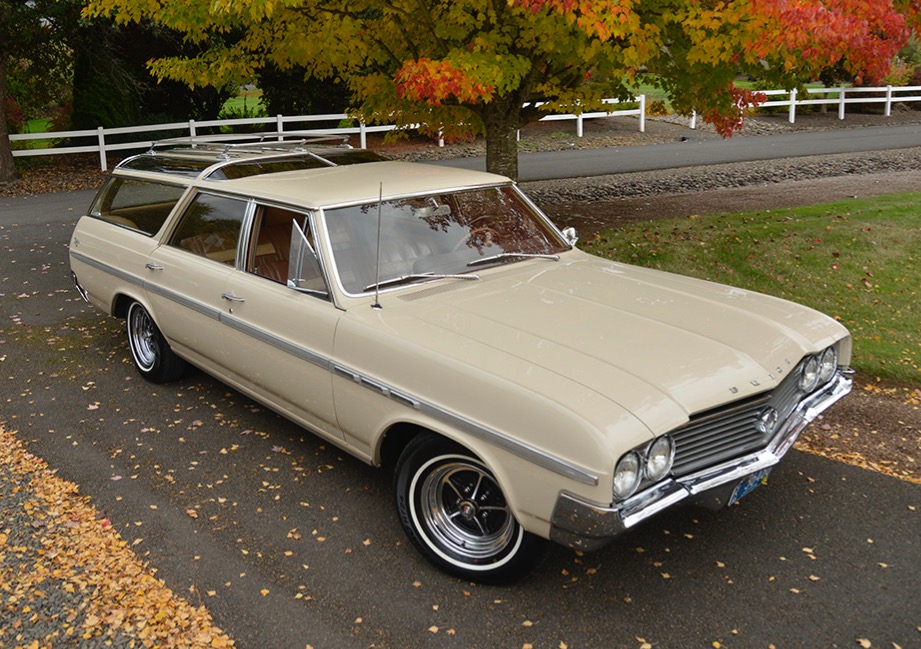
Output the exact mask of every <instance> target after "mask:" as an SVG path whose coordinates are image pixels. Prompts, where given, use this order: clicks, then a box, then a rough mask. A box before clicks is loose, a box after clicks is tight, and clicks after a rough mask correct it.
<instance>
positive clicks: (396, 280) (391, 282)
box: [364, 273, 480, 291]
mask: <svg viewBox="0 0 921 649" xmlns="http://www.w3.org/2000/svg"><path fill="white" fill-rule="evenodd" d="M422 279H480V276H479V275H474V274H466V275H439V274H437V273H411V274H409V275H400V276H399V277H391V278H390V279H384V280H381V281H380V282H375V283H374V284H368V285H367V286H365V288H364V290H365V291H370V290H371V289H373V288H383V287H385V286H396V285H397V284H408V283H409V282H416V281H419V280H422Z"/></svg>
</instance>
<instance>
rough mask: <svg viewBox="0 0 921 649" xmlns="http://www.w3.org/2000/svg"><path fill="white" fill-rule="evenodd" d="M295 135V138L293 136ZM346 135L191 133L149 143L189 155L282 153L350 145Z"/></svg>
mask: <svg viewBox="0 0 921 649" xmlns="http://www.w3.org/2000/svg"><path fill="white" fill-rule="evenodd" d="M291 138H294V139H291ZM348 139H349V138H348V136H347V135H332V134H331V135H316V134H315V133H310V134H306V133H299V132H297V131H288V132H287V133H239V134H233V135H226V134H222V135H192V136H186V137H174V138H166V139H163V140H157V141H156V142H153V143H152V144H151V146H150V150H149V152H150V153H154V154H156V153H157V152H158V151H163V150H166V149H171V150H176V149H181V150H182V152H183V153H184V154H186V155H188V154H195V153H200V154H203V155H211V156H213V155H219V156H229V155H230V154H231V153H281V152H288V153H290V152H303V151H306V150H307V148H308V147H309V146H310V145H326V146H338V147H346V148H351V147H350V146H349V145H348Z"/></svg>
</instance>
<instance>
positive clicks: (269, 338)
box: [70, 251, 599, 486]
mask: <svg viewBox="0 0 921 649" xmlns="http://www.w3.org/2000/svg"><path fill="white" fill-rule="evenodd" d="M70 254H71V255H72V256H73V257H75V258H77V259H79V260H80V261H82V262H84V263H86V264H89V265H90V266H93V267H94V268H97V269H99V270H102V271H104V272H107V273H110V274H111V275H114V276H115V277H118V278H119V279H122V280H124V281H126V282H128V283H130V284H133V285H135V286H139V287H141V288H143V289H144V290H146V291H150V292H151V293H155V294H157V295H159V296H161V297H164V298H166V299H168V300H171V301H173V302H175V303H176V304H179V305H181V306H184V307H186V308H188V309H192V310H193V311H195V312H197V313H200V314H202V315H204V316H206V317H208V318H211V319H213V320H216V321H218V322H221V323H223V324H225V325H227V326H228V327H231V328H233V329H235V330H237V331H239V332H241V333H243V334H246V335H247V336H251V337H253V338H255V339H256V340H259V341H262V342H264V343H266V344H268V345H271V346H273V347H275V348H277V349H280V350H282V351H285V352H288V353H290V354H292V355H294V356H296V357H297V358H300V359H302V360H304V361H306V362H308V363H311V364H313V365H316V366H318V367H321V368H323V369H326V370H328V371H331V372H333V373H334V374H337V375H339V376H340V377H343V378H346V379H349V380H351V381H354V382H355V383H358V384H359V385H361V386H362V387H364V388H365V389H368V390H371V391H372V392H374V393H375V394H380V395H382V396H385V397H387V398H389V399H391V400H393V401H395V402H397V403H399V404H400V405H402V406H406V407H409V408H412V409H414V410H417V411H419V412H421V413H422V414H424V415H426V416H427V417H430V418H432V419H434V420H436V421H440V422H442V423H444V424H447V425H448V426H451V427H453V428H456V429H458V430H462V431H464V432H465V433H467V434H468V435H470V436H472V437H475V438H477V439H479V440H482V441H484V442H486V443H487V444H491V445H493V446H496V447H498V448H501V449H502V450H504V451H508V452H509V453H512V454H513V455H517V456H518V457H520V458H522V459H524V460H527V461H528V462H532V463H533V464H536V465H537V466H540V467H542V468H544V469H547V470H548V471H552V472H554V473H558V474H559V475H562V476H565V477H567V478H571V479H572V480H575V481H577V482H580V483H582V484H586V485H591V486H595V485H597V484H598V481H599V477H598V475H597V474H595V473H593V472H591V471H589V470H587V469H585V468H583V467H580V466H577V465H575V464H573V463H571V462H567V461H566V460H563V459H561V458H559V457H556V456H554V455H551V454H549V453H547V452H545V451H542V450H541V449H539V448H536V447H534V446H532V445H530V444H526V443H524V442H521V441H519V440H517V439H513V438H512V437H509V436H508V435H505V434H504V433H501V432H499V431H497V430H495V429H493V428H490V427H488V426H484V425H482V424H479V423H477V422H475V421H472V420H471V419H468V418H466V417H464V416H462V415H459V414H457V413H454V412H451V411H449V410H446V409H444V408H441V407H439V406H436V405H434V404H432V403H429V402H427V401H425V400H423V399H420V398H418V397H416V396H415V395H412V394H407V393H405V392H402V391H400V390H397V389H395V388H393V387H391V386H389V385H387V384H386V383H384V382H382V381H379V380H378V379H376V378H374V377H371V376H366V375H363V374H361V373H360V372H357V371H355V370H353V369H351V368H349V367H346V366H344V365H341V364H339V363H336V362H334V361H333V360H332V359H330V358H327V357H326V356H323V355H321V354H317V353H316V352H314V351H312V350H310V349H307V348H305V347H301V346H299V345H294V344H292V343H290V342H289V341H287V340H284V339H282V338H279V337H277V336H273V335H271V334H268V333H266V332H264V331H262V330H259V329H256V328H255V327H252V326H250V325H248V324H246V323H245V322H242V321H241V320H240V319H238V318H235V317H233V316H230V315H228V314H226V313H224V312H223V311H221V310H219V309H213V308H211V307H206V306H204V305H202V304H200V303H198V302H195V301H193V300H189V299H188V298H186V297H184V296H182V295H179V294H177V293H175V292H174V291H170V290H169V289H166V288H163V287H162V286H159V285H156V284H153V283H151V282H149V281H147V280H142V279H140V278H138V277H136V276H134V275H131V274H129V273H126V272H125V271H122V270H119V269H117V268H113V267H112V266H109V265H107V264H103V263H102V262H99V261H97V260H95V259H91V258H89V257H87V256H86V255H83V254H81V253H78V252H73V251H71V253H70Z"/></svg>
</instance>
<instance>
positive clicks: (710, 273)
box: [582, 193, 921, 385]
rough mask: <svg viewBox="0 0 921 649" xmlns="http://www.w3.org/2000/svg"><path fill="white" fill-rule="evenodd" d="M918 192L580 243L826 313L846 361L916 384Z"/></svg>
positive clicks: (653, 226) (920, 369)
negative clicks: (847, 343) (848, 355)
mask: <svg viewBox="0 0 921 649" xmlns="http://www.w3.org/2000/svg"><path fill="white" fill-rule="evenodd" d="M919 204H921V193H911V194H893V195H889V196H882V197H876V198H869V199H855V200H848V201H841V202H837V203H828V204H823V205H814V206H811V207H803V208H796V209H787V210H775V211H762V212H748V213H738V214H718V215H708V216H696V215H695V216H692V217H689V218H682V219H670V220H662V221H654V222H646V223H638V224H635V225H633V226H629V227H626V228H623V229H620V230H617V231H608V232H604V233H602V234H599V235H597V236H596V237H593V238H592V239H591V240H588V241H586V242H584V243H583V244H582V247H583V248H584V249H586V250H587V251H589V252H591V253H594V254H597V255H600V256H603V257H609V258H611V259H615V260H618V261H623V262H627V263H631V264H638V265H641V266H648V267H651V268H658V269H661V270H666V271H671V272H674V273H680V274H683V275H691V276H694V277H699V278H703V279H709V280H713V281H716V282H721V283H725V284H732V285H734V286H739V287H741V288H747V289H751V290H755V291H759V292H762V293H768V294H771V295H775V296H778V297H782V298H785V299H788V300H792V301H794V302H799V303H801V304H806V305H808V306H811V307H814V308H816V309H818V310H820V311H823V312H824V313H827V314H829V315H831V316H833V317H834V318H836V319H837V320H839V321H840V322H842V323H843V324H844V325H845V326H847V327H848V329H850V331H851V334H852V335H853V337H854V359H853V366H854V368H855V369H856V370H857V371H858V373H859V374H860V376H861V377H862V378H863V379H865V380H868V379H869V380H872V379H874V378H879V379H884V380H890V381H895V382H898V383H902V384H907V385H921V216H919V214H918V212H919V208H918V205H919Z"/></svg>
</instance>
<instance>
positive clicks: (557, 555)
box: [0, 193, 921, 649]
mask: <svg viewBox="0 0 921 649" xmlns="http://www.w3.org/2000/svg"><path fill="white" fill-rule="evenodd" d="M89 200H90V196H89V194H87V193H76V194H61V195H50V196H39V197H32V198H18V199H4V200H0V251H2V257H0V258H2V262H0V264H2V265H0V350H2V351H0V357H3V358H4V360H3V361H2V362H0V395H2V399H0V423H3V424H4V425H5V426H6V427H7V428H12V429H16V430H18V431H19V437H20V438H21V439H23V440H27V441H29V445H30V448H31V449H32V450H33V451H34V452H35V453H37V454H39V455H40V456H42V457H44V458H45V459H46V460H47V461H48V462H49V463H50V465H51V466H52V467H54V468H57V469H58V470H59V475H60V476H61V477H63V478H65V479H69V480H72V481H74V482H75V483H77V484H78V485H80V490H81V492H82V493H84V494H87V495H89V496H91V497H92V500H93V503H94V504H95V506H96V507H97V508H98V509H99V510H100V511H101V512H102V513H103V515H104V516H106V517H107V518H109V519H110V520H112V521H113V523H114V525H115V527H116V529H118V531H120V532H121V534H122V535H123V536H124V538H125V539H126V540H127V541H128V543H129V544H131V543H134V541H135V540H137V539H140V541H139V542H138V545H137V546H135V550H136V551H137V552H138V553H139V554H140V555H141V557H142V558H143V559H145V560H147V561H149V562H150V565H151V566H152V567H154V568H155V569H156V570H157V575H158V576H159V577H161V578H163V579H164V580H165V581H166V582H167V584H168V585H170V586H171V587H172V588H173V589H174V590H175V591H176V592H177V593H180V594H183V595H185V596H187V597H188V598H189V599H190V600H191V601H192V602H193V603H198V602H199V601H201V602H202V603H204V604H206V605H207V606H208V608H209V609H210V611H211V612H212V614H213V615H214V617H215V619H216V621H217V623H218V624H219V626H221V627H222V628H223V629H225V630H226V631H228V632H229V633H230V634H231V635H232V636H233V637H234V638H235V639H236V641H237V646H239V647H243V648H245V649H249V648H253V649H263V648H268V647H271V648H273V649H275V648H279V649H282V648H284V649H286V648H289V647H290V648H295V649H303V648H304V647H305V646H306V645H307V644H310V645H312V646H314V647H317V648H321V647H370V646H375V647H399V648H404V647H423V646H424V647H510V648H517V647H522V646H524V645H525V644H531V645H533V646H534V647H551V648H557V647H561V646H564V645H565V646H568V647H573V648H575V647H605V648H608V647H630V648H633V647H639V646H640V645H641V642H640V640H638V638H643V639H645V640H646V641H648V642H649V643H651V644H652V645H653V646H655V647H661V648H668V647H679V648H686V647H712V646H715V645H714V644H713V643H714V642H719V643H720V645H719V646H724V647H743V648H744V647H767V646H769V644H771V643H773V644H774V645H775V646H776V647H852V646H855V644H856V641H857V639H858V638H867V639H870V640H871V641H872V642H873V646H874V647H891V646H894V645H896V644H897V645H899V646H902V647H910V646H917V645H918V643H919V641H921V633H919V631H918V627H919V626H921V603H919V600H918V583H919V580H921V562H919V547H921V546H919V538H921V519H919V516H921V488H919V487H918V486H916V485H911V484H908V483H904V482H901V481H898V480H895V479H891V478H887V477H884V476H881V475H878V474H875V473H872V472H868V471H864V470H861V469H857V468H854V467H849V466H845V465H842V464H838V463H834V462H831V461H828V460H824V459H821V458H816V457H813V456H810V455H807V454H803V453H799V452H795V451H794V452H793V453H792V454H791V455H790V456H789V457H788V458H787V459H786V461H785V462H784V463H783V464H782V465H781V466H780V467H778V468H777V470H775V472H774V474H773V475H772V477H771V484H770V485H769V486H767V487H766V488H762V489H759V490H757V491H755V492H754V493H753V494H751V495H750V496H748V497H747V498H746V499H745V500H743V501H742V502H741V503H740V504H739V505H737V506H735V507H733V508H731V509H730V510H726V511H722V512H718V513H711V512H706V511H700V510H692V509H688V510H683V511H678V512H675V513H671V514H668V515H667V516H665V517H663V518H660V519H658V520H656V521H653V522H651V523H649V524H647V525H645V526H644V527H642V528H641V529H639V530H637V531H636V532H635V533H634V534H632V535H630V536H629V537H626V538H623V539H622V540H620V541H618V542H617V543H615V544H614V545H612V546H610V547H609V548H607V549H605V550H602V551H600V552H597V553H594V554H591V555H586V556H577V555H576V554H574V553H572V552H570V551H567V550H564V549H561V548H560V549H556V550H555V551H554V552H553V553H552V555H551V556H550V557H549V559H548V560H547V562H546V563H545V564H544V565H543V566H542V567H541V568H540V569H539V570H538V571H536V572H535V573H534V574H533V575H532V576H531V577H529V578H528V579H526V580H525V581H523V582H522V583H520V584H518V585H516V586H514V587H511V588H495V587H484V586H475V585H472V584H468V583H463V582H459V581H457V580H454V579H451V578H449V577H446V576H444V575H441V574H440V573H437V572H435V571H433V570H432V569H431V568H430V567H429V566H428V565H427V564H426V563H424V562H423V561H422V560H421V559H420V557H419V556H418V554H417V553H416V552H415V551H414V550H413V549H412V548H411V547H410V546H409V544H408V543H407V542H406V540H405V538H404V536H403V534H402V531H401V529H400V527H399V524H398V522H397V520H396V517H395V515H394V513H393V508H392V504H391V499H390V496H389V477H388V476H386V475H384V474H383V473H382V472H379V471H376V470H374V469H371V468H369V467H366V466H365V465H363V464H361V463H359V462H357V461H355V460H352V459H350V458H349V457H346V456H343V455H342V454H341V453H339V452H337V451H336V450H335V449H333V448H329V447H327V446H325V445H324V444H322V443H321V442H320V441H319V440H318V439H317V438H314V437H312V436H311V435H309V434H306V433H304V432H303V431H301V430H299V429H297V428H296V427H295V426H293V425H291V424H289V423H287V422H285V421H284V420H282V419H280V418H278V417H276V416H274V415H272V414H271V413H268V412H266V411H265V410H264V409H262V408H261V407H259V406H257V405H256V404H254V403H253V402H251V401H249V400H248V399H246V398H245V397H243V396H241V395H240V394H238V393H236V392H234V391H233V390H230V389H228V388H227V387H225V386H223V385H221V384H219V383H217V382H216V381H214V380H212V379H210V378H208V377H207V376H205V375H203V374H201V373H199V372H191V373H190V374H189V375H188V376H186V377H185V378H184V379H183V380H181V381H179V382H177V383H176V384H173V385H170V386H165V387H155V386H151V385H148V384H146V383H144V382H143V381H142V380H141V379H140V378H139V377H138V376H137V374H136V372H135V371H134V369H133V367H132V366H131V364H130V361H129V360H128V352H127V347H126V345H125V342H124V339H123V335H122V328H121V323H120V322H118V321H114V320H112V319H109V318H107V317H105V316H102V315H101V314H99V313H97V312H95V311H93V310H92V309H90V308H89V307H86V306H85V305H83V303H82V302H80V301H79V300H78V299H77V298H76V296H75V294H74V293H73V291H72V290H71V288H70V282H69V279H68V267H67V260H66V256H67V255H66V243H67V240H68V236H69V233H70V231H71V229H72V227H73V224H74V222H75V219H76V217H77V215H78V213H79V212H80V210H81V209H83V208H84V207H85V206H86V205H87V203H88V202H89ZM867 427H868V428H871V427H872V422H868V423H867ZM116 478H121V479H116ZM190 510H194V511H195V512H196V517H195V518H192V517H190V516H189V514H188V513H187V512H188V511H190ZM211 591H213V593H214V594H213V595H209V594H208V593H209V592H211ZM262 591H268V592H267V594H265V595H263V594H262ZM298 595H301V597H300V598H297V596H298Z"/></svg>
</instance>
